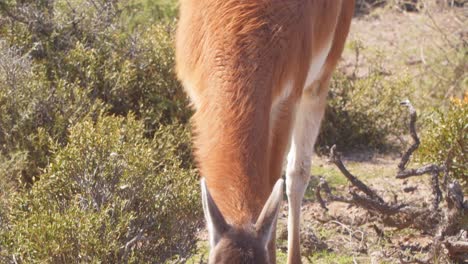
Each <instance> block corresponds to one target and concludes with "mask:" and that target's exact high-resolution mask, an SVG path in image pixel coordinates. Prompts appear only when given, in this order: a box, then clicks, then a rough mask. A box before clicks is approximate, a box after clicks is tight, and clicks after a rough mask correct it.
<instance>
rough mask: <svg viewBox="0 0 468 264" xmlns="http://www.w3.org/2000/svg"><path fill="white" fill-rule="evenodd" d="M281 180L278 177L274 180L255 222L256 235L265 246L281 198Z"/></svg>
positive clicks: (274, 224)
mask: <svg viewBox="0 0 468 264" xmlns="http://www.w3.org/2000/svg"><path fill="white" fill-rule="evenodd" d="M283 182H284V181H283V179H279V180H278V181H277V182H276V184H275V186H274V187H273V191H272V192H271V194H270V197H269V198H268V200H267V202H266V203H265V205H264V206H263V209H262V212H261V213H260V216H259V217H258V219H257V223H255V230H257V236H258V238H259V239H260V240H261V241H262V243H263V244H264V245H265V246H266V245H267V244H268V242H269V241H270V237H271V233H272V231H273V230H274V227H275V226H276V220H277V218H278V213H279V210H280V206H281V201H282V200H283Z"/></svg>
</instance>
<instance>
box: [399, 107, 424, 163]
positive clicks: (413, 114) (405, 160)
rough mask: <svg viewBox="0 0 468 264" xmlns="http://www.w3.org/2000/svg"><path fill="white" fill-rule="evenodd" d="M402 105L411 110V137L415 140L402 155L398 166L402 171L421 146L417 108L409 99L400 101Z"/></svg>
mask: <svg viewBox="0 0 468 264" xmlns="http://www.w3.org/2000/svg"><path fill="white" fill-rule="evenodd" d="M400 104H401V105H404V106H406V107H408V109H409V112H410V123H409V129H410V134H411V137H412V138H413V140H414V143H413V145H411V147H410V148H409V149H408V150H407V151H406V152H405V154H403V157H401V161H400V163H399V164H398V168H399V169H400V171H402V170H404V169H405V168H406V164H408V161H409V158H410V157H411V155H412V154H413V152H414V151H415V150H416V149H417V148H418V147H419V144H420V143H421V142H420V141H419V138H418V134H417V133H416V117H417V114H416V110H415V109H414V107H413V105H412V104H411V102H410V101H409V100H405V101H403V102H401V103H400Z"/></svg>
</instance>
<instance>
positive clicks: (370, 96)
mask: <svg viewBox="0 0 468 264" xmlns="http://www.w3.org/2000/svg"><path fill="white" fill-rule="evenodd" d="M355 48H358V47H355ZM376 60H377V61H378V59H376ZM383 72H384V70H383V67H382V66H380V65H379V64H378V63H376V64H374V66H373V68H371V69H369V73H368V74H367V75H365V76H363V77H360V78H356V77H353V76H347V75H345V74H344V73H341V72H340V71H337V72H336V73H335V75H334V77H333V79H332V82H331V85H330V92H329V96H328V107H327V109H326V112H325V117H324V120H323V122H322V127H321V132H320V134H319V136H318V139H317V149H318V151H319V152H323V151H325V149H326V148H327V147H330V146H332V145H333V144H336V145H337V146H338V147H339V148H340V149H341V150H352V149H360V148H373V149H377V150H386V149H388V148H389V147H393V146H392V140H393V139H394V138H398V136H399V134H400V133H401V129H402V127H403V125H404V123H403V122H402V121H401V120H400V116H401V107H400V105H399V104H400V102H401V101H402V100H403V99H405V98H407V97H408V96H409V95H410V94H411V90H412V88H411V85H410V80H409V78H406V77H396V78H391V77H388V76H385V75H384V74H383Z"/></svg>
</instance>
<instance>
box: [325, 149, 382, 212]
mask: <svg viewBox="0 0 468 264" xmlns="http://www.w3.org/2000/svg"><path fill="white" fill-rule="evenodd" d="M330 161H331V162H333V163H334V164H335V165H336V166H337V167H338V169H339V170H340V171H341V173H343V175H344V176H345V177H346V178H347V179H348V180H349V181H350V182H351V184H352V185H354V186H356V187H357V188H358V189H359V190H361V191H362V192H363V193H365V194H367V195H368V196H369V197H371V198H372V199H375V200H377V201H379V202H380V203H383V202H384V200H383V199H382V197H380V196H379V195H377V194H376V193H375V192H374V191H373V190H371V189H370V188H369V187H367V185H365V184H364V183H363V182H362V181H360V180H359V179H358V178H356V177H355V176H354V175H352V174H351V173H350V172H349V171H348V169H346V167H345V166H344V164H343V162H342V161H341V157H340V155H339V154H338V153H337V152H336V145H333V147H331V149H330Z"/></svg>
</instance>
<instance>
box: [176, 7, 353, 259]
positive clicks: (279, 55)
mask: <svg viewBox="0 0 468 264" xmlns="http://www.w3.org/2000/svg"><path fill="white" fill-rule="evenodd" d="M354 5H355V2H354V0H181V1H180V20H179V24H178V29H177V36H176V64H177V74H178V77H179V79H180V80H181V82H182V84H183V86H184V88H185V91H186V92H187V94H188V95H189V97H190V99H191V104H192V107H193V108H194V110H195V114H194V116H193V119H192V122H193V127H194V135H195V137H194V147H195V157H196V160H197V162H198V168H199V170H200V173H201V175H202V176H203V177H204V178H203V179H202V181H201V188H202V198H203V199H202V200H203V209H204V212H205V218H206V221H207V225H208V231H209V240H210V245H211V252H210V258H209V261H210V263H276V259H275V230H276V222H277V216H278V211H279V208H280V204H281V201H282V189H283V180H281V173H282V167H283V160H284V159H285V157H286V153H287V151H288V150H289V154H288V155H287V167H286V193H287V196H288V203H289V216H288V263H300V262H301V256H300V241H299V218H300V207H301V202H302V198H303V196H304V192H305V190H306V187H307V184H308V182H309V178H310V175H309V171H310V166H311V156H312V153H313V147H314V144H315V139H316V137H317V134H318V132H319V127H320V122H321V119H322V116H323V113H324V109H325V105H326V97H327V93H328V86H329V82H330V78H331V75H332V71H333V70H334V68H335V66H336V64H337V62H338V60H339V58H340V56H341V53H342V51H343V47H344V43H345V39H346V37H347V35H348V31H349V26H350V21H351V18H352V16H353V13H354Z"/></svg>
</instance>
